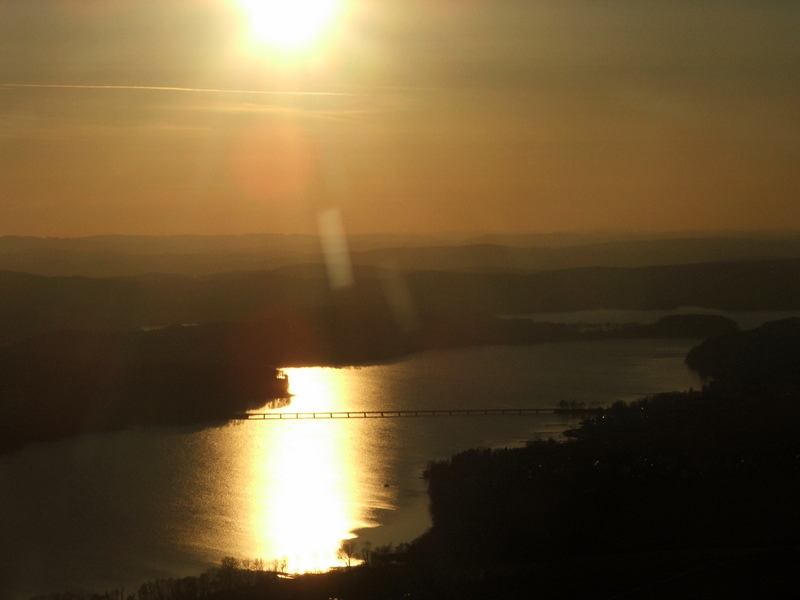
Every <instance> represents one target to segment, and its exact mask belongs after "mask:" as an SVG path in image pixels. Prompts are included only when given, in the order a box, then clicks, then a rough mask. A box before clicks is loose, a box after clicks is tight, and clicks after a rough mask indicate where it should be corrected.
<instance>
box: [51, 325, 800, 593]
mask: <svg viewBox="0 0 800 600" xmlns="http://www.w3.org/2000/svg"><path fill="white" fill-rule="evenodd" d="M687 362H688V364H689V366H691V367H692V368H695V369H697V370H699V371H700V372H701V373H703V374H705V375H707V376H709V377H711V381H710V383H709V385H707V386H706V387H705V388H704V389H703V390H702V391H696V392H686V393H677V392H675V393H664V394H659V395H656V396H653V397H649V398H644V399H641V400H639V401H637V402H633V403H631V404H624V403H618V404H616V405H614V406H612V407H610V408H607V409H598V411H597V412H596V414H595V415H593V416H592V417H591V418H590V419H587V420H586V421H585V422H584V423H582V425H581V426H580V427H578V428H577V429H575V430H573V431H571V432H569V435H570V438H571V439H570V440H569V441H568V442H565V443H555V442H552V441H550V442H531V443H529V444H528V445H527V446H525V447H523V448H514V449H501V450H488V449H472V450H468V451H466V452H463V453H460V454H458V455H456V456H453V457H452V458H450V459H448V460H445V461H438V462H434V463H431V464H430V465H429V467H428V469H427V470H426V473H425V477H426V479H427V481H428V488H429V496H430V509H431V515H432V522H433V525H432V527H431V529H430V530H429V531H428V532H427V533H426V534H424V535H423V536H422V537H420V538H418V539H417V540H414V541H413V542H411V543H409V544H403V545H401V546H400V547H398V548H391V547H388V548H360V549H359V548H356V547H349V548H343V558H344V561H345V562H346V561H347V560H348V557H355V558H357V559H360V560H363V564H359V565H358V566H352V567H347V568H343V569H340V570H337V571H334V572H331V573H326V574H317V575H303V576H298V577H294V578H285V577H282V576H281V574H280V573H277V572H274V571H271V572H270V571H265V570H263V569H262V566H261V565H259V564H257V563H252V562H249V563H239V562H237V561H235V560H233V559H226V561H223V564H222V565H221V566H220V567H218V568H215V569H212V570H210V571H209V572H207V573H205V574H203V575H201V576H198V577H191V578H185V579H181V580H162V581H156V582H149V583H146V584H144V585H143V586H142V587H141V588H140V589H139V590H136V591H134V593H133V594H131V595H132V596H133V597H134V598H136V599H137V600H149V599H156V598H158V599H164V600H166V599H170V600H172V599H184V598H185V599H189V598H192V599H194V598H214V599H228V598H229V599H250V598H254V599H255V598H292V599H294V598H304V599H305V598H308V599H316V598H320V599H325V598H348V599H350V598H355V599H361V598H364V599H366V598H392V599H393V598H509V599H510V598H532V597H542V598H754V597H782V596H785V595H786V594H787V593H791V592H792V591H793V590H795V589H796V587H797V584H798V583H800V569H798V567H800V514H799V513H798V510H797V507H798V505H799V504H798V503H799V501H800V437H799V436H798V435H797V431H798V426H800V404H798V401H799V400H800V385H799V383H800V377H799V376H798V369H797V365H798V364H800V319H792V320H787V321H781V322H774V323H769V324H766V325H764V326H762V327H760V328H758V329H756V330H753V331H749V332H743V333H729V334H724V335H723V336H720V337H717V338H713V339H711V340H709V341H707V342H705V343H703V344H701V345H700V346H697V347H696V348H694V349H693V350H692V351H691V352H690V353H689V355H688V357H687ZM354 562H357V561H354ZM111 596H113V595H111ZM46 597H48V598H51V597H52V598H66V597H68V596H64V595H55V596H46ZM100 597H101V598H102V597H106V596H100Z"/></svg>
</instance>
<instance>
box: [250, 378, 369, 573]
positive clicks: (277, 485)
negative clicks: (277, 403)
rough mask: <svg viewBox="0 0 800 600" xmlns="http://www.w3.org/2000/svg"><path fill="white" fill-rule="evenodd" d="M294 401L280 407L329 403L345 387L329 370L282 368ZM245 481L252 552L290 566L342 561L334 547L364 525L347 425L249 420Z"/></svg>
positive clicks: (337, 402)
mask: <svg viewBox="0 0 800 600" xmlns="http://www.w3.org/2000/svg"><path fill="white" fill-rule="evenodd" d="M286 371H287V373H288V375H289V381H290V386H291V388H290V389H291V391H292V393H293V394H294V398H293V402H292V404H291V405H290V406H288V407H286V408H285V409H284V410H288V411H314V410H335V408H334V407H337V406H341V405H342V403H343V396H344V391H345V390H344V386H343V385H342V383H343V382H342V379H341V378H340V377H339V376H338V375H339V374H338V372H337V371H336V370H334V369H287V370H286ZM254 425H255V427H254V429H253V431H254V434H253V435H254V437H255V438H256V440H254V441H255V442H256V443H254V445H253V446H254V456H253V458H252V469H251V474H250V478H249V482H248V485H249V486H250V487H251V490H250V493H249V494H248V496H249V497H250V498H252V511H253V514H252V517H251V519H250V521H251V523H252V524H253V527H254V528H256V530H257V531H255V532H254V538H255V539H254V543H255V545H256V547H255V548H253V553H254V555H255V556H257V557H263V558H265V560H266V561H267V563H269V561H271V560H282V559H285V560H286V563H287V568H288V570H289V571H290V572H294V573H297V572H309V571H326V570H328V569H330V568H331V567H335V566H342V564H343V563H342V561H341V560H340V559H339V558H338V556H337V553H338V550H339V547H340V545H341V542H342V540H344V539H347V538H350V537H353V534H352V531H353V530H355V529H357V528H359V527H364V526H367V525H368V523H365V522H363V521H362V520H361V518H360V515H359V512H360V508H359V498H358V494H359V492H358V487H359V486H358V483H359V481H358V479H359V477H358V470H357V465H358V460H357V457H355V456H354V454H355V445H354V443H353V440H351V439H349V435H348V432H349V431H351V428H350V427H348V426H347V424H345V423H340V422H333V421H312V420H302V421H281V422H280V423H277V422H276V423H270V424H268V423H260V424H255V423H254Z"/></svg>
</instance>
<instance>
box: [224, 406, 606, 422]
mask: <svg viewBox="0 0 800 600" xmlns="http://www.w3.org/2000/svg"><path fill="white" fill-rule="evenodd" d="M595 412H597V408H466V409H429V410H347V411H319V412H250V413H242V414H239V415H237V416H236V417H234V418H235V419H238V420H245V421H283V420H302V419H392V418H403V417H467V416H529V415H568V416H575V417H579V416H585V415H589V414H594V413H595Z"/></svg>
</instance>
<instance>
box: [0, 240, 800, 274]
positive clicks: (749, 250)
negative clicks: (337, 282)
mask: <svg viewBox="0 0 800 600" xmlns="http://www.w3.org/2000/svg"><path fill="white" fill-rule="evenodd" d="M347 242H348V245H349V248H350V256H351V260H352V262H353V263H354V264H356V265H365V266H378V267H384V266H388V267H391V268H397V269H411V270H428V271H464V272H532V271H550V270H557V269H572V268H581V267H646V266H653V265H670V264H689V263H702V262H723V261H742V260H765V259H782V258H792V259H798V258H800V235H799V234H785V235H777V234H776V235H757V234H747V235H745V234H742V235H707V236H693V237H689V236H671V237H664V238H653V237H652V236H649V237H648V236H642V237H636V236H630V235H629V236H622V235H617V236H614V235H611V234H608V235H580V234H558V235H557V234H530V235H484V236H474V237H464V236H462V237H456V236H430V235H354V236H348V238H347ZM323 260H324V257H323V253H322V250H321V244H320V240H319V238H318V237H317V236H313V235H277V234H259V235H245V236H152V237H150V236H94V237H86V238H63V239H62V238H34V237H14V236H6V237H0V270H5V271H21V272H27V273H33V274H37V275H49V276H57V275H82V276H88V277H115V276H131V275H143V274H147V273H172V274H180V275H193V276H200V275H209V274H212V273H222V272H227V271H259V270H268V269H277V268H280V267H286V266H291V265H298V264H309V263H322V262H323Z"/></svg>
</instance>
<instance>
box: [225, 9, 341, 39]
mask: <svg viewBox="0 0 800 600" xmlns="http://www.w3.org/2000/svg"><path fill="white" fill-rule="evenodd" d="M239 3H240V5H241V7H242V10H243V11H244V13H245V17H246V19H247V21H248V23H249V25H250V29H251V32H252V35H253V37H254V38H255V41H257V42H260V43H264V44H269V45H272V46H275V47H278V48H281V49H286V50H289V49H297V48H303V47H306V46H308V45H311V44H313V43H315V42H316V41H317V40H318V39H319V38H320V36H321V35H323V33H324V32H325V31H326V29H327V28H328V27H329V26H330V25H331V24H332V22H333V20H334V17H335V16H336V13H337V11H338V9H339V0H239Z"/></svg>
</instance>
